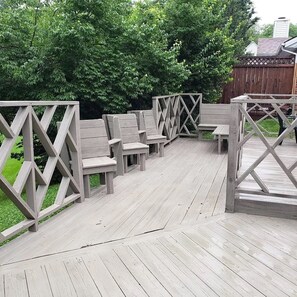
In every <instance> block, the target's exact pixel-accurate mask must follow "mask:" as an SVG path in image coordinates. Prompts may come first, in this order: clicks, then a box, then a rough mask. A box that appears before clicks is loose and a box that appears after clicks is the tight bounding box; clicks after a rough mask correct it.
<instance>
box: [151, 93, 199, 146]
mask: <svg viewBox="0 0 297 297" xmlns="http://www.w3.org/2000/svg"><path fill="white" fill-rule="evenodd" d="M201 100H202V94H200V93H189V94H174V95H168V96H158V97H153V112H154V116H155V119H156V122H157V125H158V130H159V133H160V134H163V135H165V136H166V137H167V142H170V141H172V140H173V139H175V138H176V137H178V136H179V135H186V136H193V135H194V134H193V132H192V131H193V129H194V130H197V124H198V120H199V118H200V112H199V102H200V101H201Z"/></svg>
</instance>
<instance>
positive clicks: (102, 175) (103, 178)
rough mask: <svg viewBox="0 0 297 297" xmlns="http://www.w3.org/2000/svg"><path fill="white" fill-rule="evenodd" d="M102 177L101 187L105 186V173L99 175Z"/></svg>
mask: <svg viewBox="0 0 297 297" xmlns="http://www.w3.org/2000/svg"><path fill="white" fill-rule="evenodd" d="M99 176H100V185H105V183H106V181H105V173H99Z"/></svg>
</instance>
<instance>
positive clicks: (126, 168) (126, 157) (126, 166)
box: [124, 156, 128, 173]
mask: <svg viewBox="0 0 297 297" xmlns="http://www.w3.org/2000/svg"><path fill="white" fill-rule="evenodd" d="M127 172H128V156H124V173H127Z"/></svg>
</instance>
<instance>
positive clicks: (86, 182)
mask: <svg viewBox="0 0 297 297" xmlns="http://www.w3.org/2000/svg"><path fill="white" fill-rule="evenodd" d="M84 192H85V198H90V196H91V186H90V176H89V175H84Z"/></svg>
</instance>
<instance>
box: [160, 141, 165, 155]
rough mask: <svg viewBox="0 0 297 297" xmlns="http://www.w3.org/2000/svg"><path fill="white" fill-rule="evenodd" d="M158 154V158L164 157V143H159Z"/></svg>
mask: <svg viewBox="0 0 297 297" xmlns="http://www.w3.org/2000/svg"><path fill="white" fill-rule="evenodd" d="M159 154H160V157H164V142H162V143H160V147H159Z"/></svg>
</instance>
